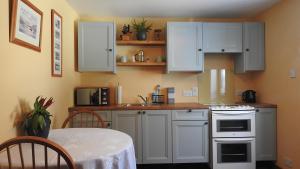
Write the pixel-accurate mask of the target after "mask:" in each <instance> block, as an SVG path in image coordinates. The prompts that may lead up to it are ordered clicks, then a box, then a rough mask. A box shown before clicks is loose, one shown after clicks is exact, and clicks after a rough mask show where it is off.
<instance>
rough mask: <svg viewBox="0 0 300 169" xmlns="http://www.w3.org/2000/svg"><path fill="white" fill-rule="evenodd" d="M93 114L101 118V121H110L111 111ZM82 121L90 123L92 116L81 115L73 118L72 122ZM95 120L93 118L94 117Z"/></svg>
mask: <svg viewBox="0 0 300 169" xmlns="http://www.w3.org/2000/svg"><path fill="white" fill-rule="evenodd" d="M94 112H95V113H97V114H98V115H99V116H101V118H102V119H103V121H111V111H94ZM81 118H82V119H86V120H88V121H92V120H93V116H91V115H90V114H86V113H84V114H82V115H77V116H75V117H74V118H73V120H74V121H80V120H81ZM94 120H95V117H94Z"/></svg>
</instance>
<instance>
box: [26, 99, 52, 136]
mask: <svg viewBox="0 0 300 169" xmlns="http://www.w3.org/2000/svg"><path fill="white" fill-rule="evenodd" d="M52 104H53V98H52V97H51V98H49V99H48V100H47V98H43V97H41V96H38V97H37V98H36V99H35V102H34V109H33V110H32V111H31V112H30V113H29V114H28V115H27V116H26V118H25V120H24V122H23V128H24V130H25V132H26V133H27V135H29V136H38V137H43V138H47V137H48V135H49V130H50V124H51V119H50V117H51V116H52V115H51V114H50V112H48V111H47V108H48V107H50V106H51V105H52Z"/></svg>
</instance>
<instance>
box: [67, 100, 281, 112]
mask: <svg viewBox="0 0 300 169" xmlns="http://www.w3.org/2000/svg"><path fill="white" fill-rule="evenodd" d="M236 104H237V105H250V106H253V107H256V108H277V105H275V104H270V103H242V102H238V103H236ZM208 108H209V106H208V105H204V104H199V103H175V104H162V105H147V106H138V105H135V104H133V105H130V106H126V105H125V104H124V105H110V106H74V107H70V108H69V112H72V111H85V110H87V111H101V110H183V109H208Z"/></svg>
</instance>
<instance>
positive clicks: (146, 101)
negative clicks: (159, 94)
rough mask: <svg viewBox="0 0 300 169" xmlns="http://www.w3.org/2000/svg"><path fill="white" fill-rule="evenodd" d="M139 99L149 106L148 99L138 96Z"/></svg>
mask: <svg viewBox="0 0 300 169" xmlns="http://www.w3.org/2000/svg"><path fill="white" fill-rule="evenodd" d="M138 97H139V98H141V99H142V100H143V102H144V104H145V105H147V104H148V97H143V96H142V95H138Z"/></svg>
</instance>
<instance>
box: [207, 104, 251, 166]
mask: <svg viewBox="0 0 300 169" xmlns="http://www.w3.org/2000/svg"><path fill="white" fill-rule="evenodd" d="M211 126H212V127H211V140H212V143H211V144H212V146H211V152H212V161H211V165H212V166H211V167H212V169H255V167H256V166H255V163H256V159H255V154H256V153H255V108H254V107H251V106H245V105H234V106H223V105H221V106H213V107H211Z"/></svg>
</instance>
